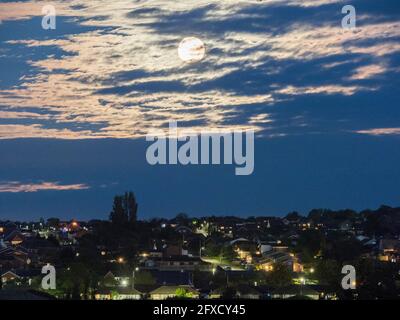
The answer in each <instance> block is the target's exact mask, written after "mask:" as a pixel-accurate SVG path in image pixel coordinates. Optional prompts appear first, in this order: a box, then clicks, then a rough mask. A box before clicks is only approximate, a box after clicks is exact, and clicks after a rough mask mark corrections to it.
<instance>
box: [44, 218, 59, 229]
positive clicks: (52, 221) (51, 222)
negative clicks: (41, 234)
mask: <svg viewBox="0 0 400 320" xmlns="http://www.w3.org/2000/svg"><path fill="white" fill-rule="evenodd" d="M59 224H60V219H58V218H48V219H47V225H48V226H49V227H53V228H58V226H59Z"/></svg>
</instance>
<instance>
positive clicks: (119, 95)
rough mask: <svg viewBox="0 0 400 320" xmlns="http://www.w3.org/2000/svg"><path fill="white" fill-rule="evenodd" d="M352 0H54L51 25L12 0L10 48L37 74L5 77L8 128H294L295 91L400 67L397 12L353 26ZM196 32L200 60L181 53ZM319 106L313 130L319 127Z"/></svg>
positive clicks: (2, 98) (82, 134)
mask: <svg viewBox="0 0 400 320" xmlns="http://www.w3.org/2000/svg"><path fill="white" fill-rule="evenodd" d="M342 3H344V2H343V1H339V0H337V1H335V0H319V1H314V0H313V1H311V0H310V1H300V0H299V1H297V0H290V1H283V0H264V1H261V2H260V1H232V0H222V1H209V0H199V1H187V2H182V1H161V0H153V1H140V2H132V1H130V0H129V1H128V0H119V1H110V2H104V1H98V0H93V1H90V2H87V1H85V2H84V1H82V0H73V1H70V2H68V3H67V2H64V1H55V2H54V5H55V6H56V9H57V14H58V18H59V19H60V20H61V21H60V20H57V21H58V23H57V25H58V26H59V28H58V29H57V30H56V32H57V33H54V34H50V35H49V33H46V32H43V30H41V27H40V21H38V19H32V17H33V16H35V17H37V16H40V15H41V10H37V2H31V1H28V2H21V3H19V2H18V3H17V2H16V3H12V4H10V3H2V4H0V12H2V9H6V10H4V11H3V12H6V13H4V14H3V17H2V18H3V20H5V21H4V23H3V25H2V30H3V31H2V32H3V33H4V34H6V33H7V34H8V38H7V39H9V40H8V41H5V42H4V43H3V44H4V46H3V44H2V50H3V51H0V56H1V57H2V58H3V57H4V58H7V59H8V60H5V61H7V62H9V63H7V65H10V66H13V67H14V66H17V67H18V68H21V70H19V69H18V70H19V72H18V73H20V74H21V75H22V74H23V73H24V72H25V73H29V74H28V75H27V76H26V77H16V80H15V83H10V82H11V80H10V79H12V78H13V75H15V74H16V72H14V71H15V70H14V69H10V70H9V72H8V73H6V74H8V75H9V76H8V78H5V79H0V107H6V108H7V109H6V110H4V111H1V110H0V120H6V121H2V122H1V123H0V139H16V138H29V137H34V138H57V139H88V138H137V137H143V136H144V135H145V134H146V133H147V132H148V131H149V130H150V129H157V128H162V127H164V126H165V124H166V123H167V122H168V121H170V120H177V121H182V122H185V123H192V124H201V125H199V127H201V128H202V129H204V130H207V129H209V130H213V129H214V128H226V129H234V128H235V127H240V128H242V127H246V128H252V129H254V130H257V131H261V130H271V128H273V127H280V130H281V129H282V130H287V131H288V130H289V128H290V126H286V124H285V121H287V120H285V119H284V114H282V113H280V110H281V107H282V106H284V105H285V101H286V100H287V99H300V97H304V96H308V97H314V98H315V99H317V98H318V99H320V98H323V97H331V96H333V95H335V96H343V97H347V98H351V99H358V97H359V96H358V94H363V93H365V92H378V91H379V90H383V89H385V86H387V83H386V82H383V81H381V79H382V77H383V78H384V79H385V76H387V75H388V74H389V73H390V72H393V71H394V70H395V66H394V65H395V63H396V61H395V59H394V58H395V57H398V55H399V52H400V44H399V41H398V39H399V37H400V23H399V22H398V20H397V21H396V20H391V19H383V20H382V19H377V18H374V16H373V12H372V11H371V10H367V11H365V12H367V13H365V14H364V13H363V15H359V21H360V23H359V26H358V28H357V29H356V30H355V31H349V30H343V29H342V28H341V18H342V14H341V11H340V7H341V6H340V5H339V4H342ZM28 4H29V5H28ZM360 5H361V4H360ZM362 12H363V11H362ZM21 17H23V18H24V20H18V19H20V18H21ZM26 30H29V32H27V31H26ZM186 36H197V37H199V38H200V39H202V40H203V41H204V43H205V45H206V50H207V53H206V57H205V59H204V60H203V61H201V62H200V63H195V64H186V63H184V62H182V61H181V60H180V59H179V58H178V54H177V46H178V44H179V42H180V41H181V40H182V39H183V38H184V37H186ZM10 37H11V38H10ZM55 48H57V50H55ZM14 52H17V53H18V54H14ZM37 52H40V53H41V54H40V55H38V54H37ZM382 61H384V62H382ZM22 66H25V67H24V68H25V69H22ZM10 68H11V67H10ZM24 70H25V71H24ZM378 76H379V77H378ZM381 76H382V77H381ZM1 77H2V76H1ZM1 80H3V81H1ZM366 80H368V81H367V82H366ZM348 103H349V104H351V105H354V103H353V102H352V103H350V102H348ZM302 107H303V106H300V107H299V108H298V109H297V110H298V114H297V115H301V113H302V111H301V108H302ZM28 108H31V111H29V112H28V111H27V109H28ZM271 108H274V110H273V112H271ZM330 108H335V106H332V107H330ZM314 112H315V111H314ZM259 114H268V120H267V121H264V120H262V119H260V118H258V115H259ZM309 117H312V114H311V115H308V117H304V126H303V128H304V130H308V128H309V130H313V128H312V126H311V125H310V123H307V121H308V119H309ZM27 119H28V120H29V121H30V122H29V123H26V122H23V121H26V120H27ZM324 120H325V121H327V120H329V119H322V120H321V121H324ZM307 124H308V126H307ZM285 126H286V129H283V128H284V127H285ZM193 129H195V130H196V129H197V127H195V125H194V127H193ZM340 129H341V128H340V127H338V128H337V130H338V131H340ZM280 133H281V132H280ZM284 133H288V132H284Z"/></svg>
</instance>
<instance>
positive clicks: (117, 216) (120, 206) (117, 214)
mask: <svg viewBox="0 0 400 320" xmlns="http://www.w3.org/2000/svg"><path fill="white" fill-rule="evenodd" d="M110 220H111V222H112V223H113V224H114V225H116V226H123V225H124V224H126V223H127V222H128V216H127V214H126V211H125V209H124V203H123V197H122V196H115V197H114V204H113V209H112V211H111V213H110Z"/></svg>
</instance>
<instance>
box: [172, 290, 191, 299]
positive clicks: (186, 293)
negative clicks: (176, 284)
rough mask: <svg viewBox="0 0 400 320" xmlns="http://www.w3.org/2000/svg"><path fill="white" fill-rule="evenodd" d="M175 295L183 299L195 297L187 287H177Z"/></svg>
mask: <svg viewBox="0 0 400 320" xmlns="http://www.w3.org/2000/svg"><path fill="white" fill-rule="evenodd" d="M175 295H176V297H177V298H181V299H188V298H192V297H193V294H192V293H191V292H189V291H187V290H186V289H185V288H178V289H176V291H175Z"/></svg>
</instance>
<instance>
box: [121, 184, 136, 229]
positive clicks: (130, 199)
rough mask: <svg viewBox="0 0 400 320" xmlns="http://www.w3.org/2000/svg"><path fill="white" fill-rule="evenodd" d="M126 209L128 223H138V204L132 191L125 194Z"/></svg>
mask: <svg viewBox="0 0 400 320" xmlns="http://www.w3.org/2000/svg"><path fill="white" fill-rule="evenodd" d="M124 209H125V213H126V216H127V217H128V221H129V222H130V223H135V222H136V221H137V210H138V204H137V202H136V198H135V195H134V193H133V192H132V191H130V192H125V195H124Z"/></svg>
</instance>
